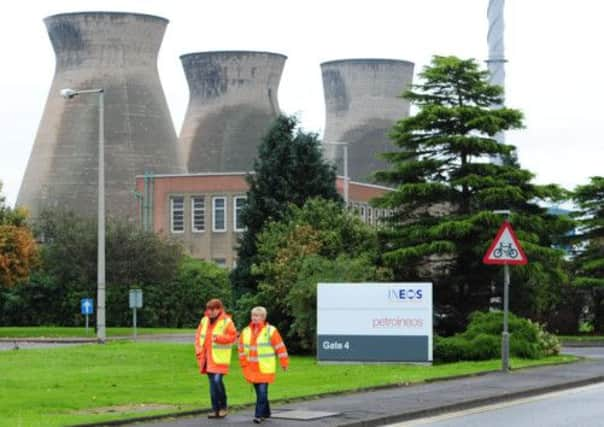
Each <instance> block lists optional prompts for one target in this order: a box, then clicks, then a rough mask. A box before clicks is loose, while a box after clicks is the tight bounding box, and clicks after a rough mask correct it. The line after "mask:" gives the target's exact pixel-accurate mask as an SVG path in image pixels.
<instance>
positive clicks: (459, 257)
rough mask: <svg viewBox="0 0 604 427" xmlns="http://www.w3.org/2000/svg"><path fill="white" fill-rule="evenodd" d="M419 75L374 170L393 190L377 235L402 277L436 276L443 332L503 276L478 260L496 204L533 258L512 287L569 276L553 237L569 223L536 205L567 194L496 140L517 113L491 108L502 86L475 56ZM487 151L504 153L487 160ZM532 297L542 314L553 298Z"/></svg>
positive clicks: (441, 62)
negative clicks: (408, 108) (508, 214)
mask: <svg viewBox="0 0 604 427" xmlns="http://www.w3.org/2000/svg"><path fill="white" fill-rule="evenodd" d="M420 77H421V78H422V79H423V83H422V84H419V85H414V86H413V87H412V88H411V90H409V91H407V92H406V93H405V94H404V96H405V97H406V98H407V99H409V100H410V101H411V102H412V103H413V104H415V105H416V106H417V107H418V109H419V111H418V113H417V114H416V115H414V116H412V117H409V118H406V119H403V120H400V121H399V122H397V123H396V125H395V126H394V128H393V130H392V132H391V138H392V140H393V142H394V144H395V145H396V146H397V147H399V148H400V151H395V152H390V153H386V154H385V155H384V157H385V158H386V160H387V161H389V163H390V164H391V165H390V168H389V169H387V170H383V171H378V172H376V174H375V178H376V180H377V181H379V182H386V183H390V184H392V185H393V186H394V187H395V190H394V191H392V192H390V193H388V194H386V195H384V196H383V197H381V198H380V199H379V200H378V201H376V205H377V206H379V207H384V208H390V209H393V210H394V212H395V213H394V215H393V216H392V218H391V224H390V226H389V227H386V228H385V229H384V231H383V233H382V239H383V242H384V251H385V254H384V258H385V261H386V263H387V265H390V266H391V267H392V268H393V269H394V271H395V275H396V277H397V278H398V279H400V280H425V279H428V280H432V281H433V283H434V285H435V297H436V298H435V299H436V305H437V310H443V311H444V310H447V311H449V313H448V316H447V317H448V318H449V319H455V320H456V322H454V323H453V324H452V325H451V326H450V329H449V330H448V331H444V332H446V333H451V332H455V331H456V330H460V329H461V328H462V327H463V325H464V323H465V321H466V318H467V315H468V314H469V313H470V312H472V311H475V310H477V309H483V310H484V309H486V308H488V305H489V298H490V297H491V292H490V288H491V285H492V284H494V283H497V282H500V281H501V280H500V279H498V277H497V275H498V273H499V269H497V268H493V267H488V266H484V265H483V264H482V263H481V260H482V256H483V254H484V252H485V251H486V249H487V247H488V244H489V243H490V241H491V240H492V239H493V237H494V233H495V231H496V230H497V228H498V226H499V224H500V222H501V218H500V217H497V216H496V215H494V214H493V213H492V211H493V210H494V209H511V210H512V212H513V216H512V222H513V224H514V227H515V229H516V231H517V234H518V236H519V238H520V240H521V242H522V244H523V247H524V248H525V251H526V252H527V254H528V257H529V259H530V263H529V265H528V266H526V267H523V268H515V269H514V272H513V273H514V278H513V280H514V282H513V283H514V287H515V288H518V287H521V286H519V285H521V284H523V285H524V287H525V289H529V288H531V287H539V286H540V284H541V283H547V284H548V285H549V286H554V285H556V284H559V283H561V282H562V281H563V280H564V279H565V276H564V269H563V260H562V253H561V251H558V250H555V249H552V248H551V245H552V244H553V243H556V242H557V241H558V240H559V239H560V237H561V236H562V235H563V234H564V233H565V232H566V231H567V230H568V229H570V227H571V226H572V224H571V221H569V220H568V219H565V218H561V217H556V216H553V215H548V214H547V213H546V210H545V209H544V208H542V207H540V206H539V205H538V204H537V201H539V200H547V199H559V198H562V197H564V196H565V192H564V191H563V190H561V189H560V188H558V187H557V186H554V185H546V186H538V185H534V184H532V183H531V179H532V178H533V175H532V174H531V173H530V172H529V171H527V170H524V169H521V168H520V167H519V165H518V163H517V161H516V160H515V148H514V147H513V146H511V145H509V144H500V143H498V142H497V141H496V140H495V139H494V138H493V136H494V135H495V134H496V133H498V132H502V131H506V130H510V129H519V128H521V127H522V113H521V112H520V111H518V110H514V109H510V108H505V107H502V108H491V107H492V106H493V105H501V104H502V102H503V99H502V88H501V87H498V86H493V85H490V84H489V82H488V73H487V71H484V70H481V69H479V66H478V64H477V63H476V61H475V60H472V59H470V60H462V59H459V58H456V57H442V56H435V57H434V58H433V60H432V63H431V65H429V66H427V67H426V68H425V69H424V70H423V72H422V73H421V74H420ZM492 157H499V158H501V159H502V161H501V162H489V161H488V159H489V158H492ZM499 163H501V164H499ZM532 303H533V304H534V305H533V307H531V308H532V310H533V314H536V315H539V314H543V313H544V312H546V311H547V309H548V307H549V306H550V305H551V304H553V303H554V301H553V300H546V301H538V300H537V299H535V300H533V301H532ZM536 304H540V306H539V307H535V305H536ZM443 328H446V327H445V326H443Z"/></svg>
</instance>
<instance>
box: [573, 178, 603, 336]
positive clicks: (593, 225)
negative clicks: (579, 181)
mask: <svg viewBox="0 0 604 427" xmlns="http://www.w3.org/2000/svg"><path fill="white" fill-rule="evenodd" d="M573 199H574V201H575V203H576V204H577V205H578V206H579V208H580V210H579V212H578V213H577V216H578V217H579V224H580V227H579V234H578V235H577V236H574V237H573V240H574V241H575V243H576V244H578V247H579V249H578V251H577V252H578V253H577V255H576V257H575V259H574V260H573V267H574V268H573V273H574V274H573V276H574V277H573V285H575V286H577V287H578V288H585V289H588V290H590V291H591V302H592V312H593V316H594V318H593V326H594V332H602V331H603V330H604V177H601V176H594V177H592V178H590V183H589V184H586V185H580V186H578V187H577V188H576V189H575V192H574V196H573Z"/></svg>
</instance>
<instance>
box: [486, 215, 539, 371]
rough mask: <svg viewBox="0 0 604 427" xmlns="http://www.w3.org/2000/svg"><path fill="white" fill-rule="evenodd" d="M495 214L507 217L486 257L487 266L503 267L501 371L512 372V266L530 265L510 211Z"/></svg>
mask: <svg viewBox="0 0 604 427" xmlns="http://www.w3.org/2000/svg"><path fill="white" fill-rule="evenodd" d="M493 213H495V214H503V215H505V219H504V221H503V224H502V225H501V227H500V228H499V231H498V232H497V236H495V240H494V241H493V243H492V244H491V246H490V247H489V249H488V250H487V253H486V254H485V255H484V257H483V259H482V262H484V263H485V264H494V265H503V332H502V333H501V370H502V371H503V372H506V373H507V372H509V370H510V334H509V329H508V326H509V325H508V318H509V311H510V264H512V265H525V264H527V263H528V259H527V258H526V254H525V253H524V250H523V249H522V246H520V242H519V241H518V238H517V237H516V233H514V229H513V228H512V225H511V224H510V223H509V220H508V218H509V217H510V213H511V212H510V210H508V209H506V210H496V211H493Z"/></svg>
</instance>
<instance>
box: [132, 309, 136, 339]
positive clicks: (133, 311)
mask: <svg viewBox="0 0 604 427" xmlns="http://www.w3.org/2000/svg"><path fill="white" fill-rule="evenodd" d="M132 324H133V325H134V341H136V307H134V308H133V309H132Z"/></svg>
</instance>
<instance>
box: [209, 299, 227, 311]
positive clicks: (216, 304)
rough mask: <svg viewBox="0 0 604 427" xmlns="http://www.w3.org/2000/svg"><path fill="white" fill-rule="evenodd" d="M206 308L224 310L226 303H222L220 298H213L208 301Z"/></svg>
mask: <svg viewBox="0 0 604 427" xmlns="http://www.w3.org/2000/svg"><path fill="white" fill-rule="evenodd" d="M206 308H207V309H208V310H211V309H213V308H219V309H220V310H222V309H223V308H224V305H222V301H220V300H219V299H218V298H213V299H211V300H209V301H208V302H207V304H206Z"/></svg>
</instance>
